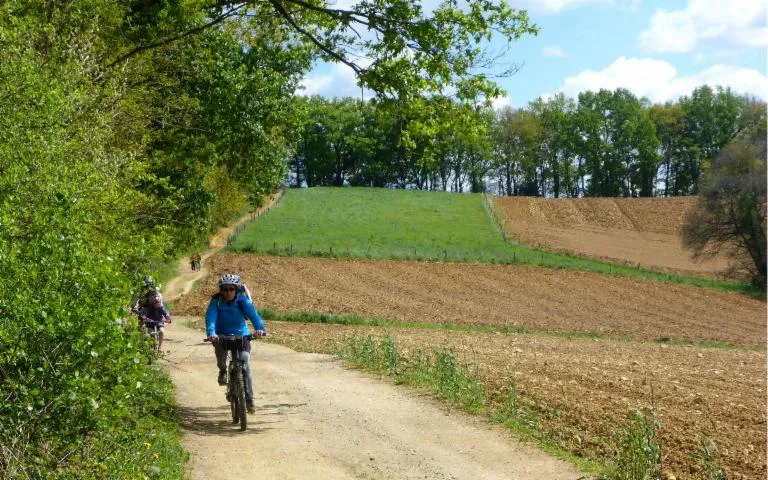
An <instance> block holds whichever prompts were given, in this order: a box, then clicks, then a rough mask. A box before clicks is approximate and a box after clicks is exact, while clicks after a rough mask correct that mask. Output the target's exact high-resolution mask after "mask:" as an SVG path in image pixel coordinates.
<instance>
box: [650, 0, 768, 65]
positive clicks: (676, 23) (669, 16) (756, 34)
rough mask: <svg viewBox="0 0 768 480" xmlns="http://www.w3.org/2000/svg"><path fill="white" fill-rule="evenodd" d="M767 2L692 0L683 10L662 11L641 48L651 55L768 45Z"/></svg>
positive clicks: (652, 22)
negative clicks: (701, 48)
mask: <svg viewBox="0 0 768 480" xmlns="http://www.w3.org/2000/svg"><path fill="white" fill-rule="evenodd" d="M767 14H768V4H766V2H765V1H764V0H730V1H728V2H724V1H722V0H689V1H688V5H687V6H686V7H685V9H683V10H674V11H667V10H664V9H658V10H656V12H655V13H654V14H653V16H652V17H651V23H650V26H649V27H648V29H647V30H644V31H643V32H641V33H640V37H639V39H638V42H639V44H640V47H641V48H642V49H643V50H645V51H648V52H675V53H684V52H690V51H691V50H693V49H694V48H695V47H696V46H697V45H699V44H701V43H706V44H708V45H709V46H712V47H716V48H722V49H733V48H745V47H746V48H750V47H764V46H766V45H768V26H766V15H767Z"/></svg>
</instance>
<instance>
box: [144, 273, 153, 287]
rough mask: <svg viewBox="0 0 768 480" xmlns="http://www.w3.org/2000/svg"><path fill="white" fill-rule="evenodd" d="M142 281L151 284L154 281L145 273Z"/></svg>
mask: <svg viewBox="0 0 768 480" xmlns="http://www.w3.org/2000/svg"><path fill="white" fill-rule="evenodd" d="M144 283H145V284H147V285H152V284H154V283H155V279H154V278H152V276H151V275H147V276H146V277H144Z"/></svg>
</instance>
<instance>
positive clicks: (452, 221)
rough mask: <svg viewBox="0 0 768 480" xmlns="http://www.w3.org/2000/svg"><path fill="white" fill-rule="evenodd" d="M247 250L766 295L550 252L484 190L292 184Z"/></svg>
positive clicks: (244, 242) (238, 246)
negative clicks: (508, 268)
mask: <svg viewBox="0 0 768 480" xmlns="http://www.w3.org/2000/svg"><path fill="white" fill-rule="evenodd" d="M229 249H230V250H231V251H239V252H245V253H259V252H261V253H266V254H269V255H286V256H325V257H342V258H375V259H407V260H439V261H454V262H479V263H501V264H525V265H538V266H544V267H550V268H567V269H574V270H582V271H589V272H596V273H603V274H611V275H618V276H628V277H638V278H646V279H652V280H657V281H663V282H671V283H683V284H690V285H696V286H700V287H705V288H712V289H716V290H726V291H739V292H743V293H749V294H755V295H759V294H760V293H761V292H757V291H755V290H754V289H753V288H752V287H750V286H748V285H745V284H740V283H735V282H725V281H721V280H714V279H705V278H698V277H686V276H680V275H674V274H669V273H663V272H657V271H653V270H648V269H642V268H637V267H633V266H629V265H623V264H616V263H610V262H604V261H599V260H594V259H589V258H583V257H577V256H573V255H566V254H560V253H553V252H547V251H543V250H539V249H534V248H530V247H527V246H524V245H519V244H511V243H508V242H505V241H504V238H503V237H502V235H501V234H500V233H499V231H498V227H497V225H496V224H494V222H493V221H492V219H491V218H490V217H489V213H488V212H487V211H486V208H485V207H484V202H483V198H482V195H481V194H457V193H446V192H424V191H411V190H388V189H374V188H310V189H302V190H289V191H287V192H286V193H285V195H284V197H283V199H282V200H281V202H280V203H279V204H278V205H277V207H275V208H273V209H272V210H271V211H270V212H269V213H268V214H266V215H263V216H262V217H261V218H259V220H258V221H255V222H251V223H250V224H249V225H248V227H247V228H245V229H244V231H243V232H242V233H241V234H240V235H239V236H237V238H236V239H235V240H234V242H233V243H232V245H231V247H230V248H229Z"/></svg>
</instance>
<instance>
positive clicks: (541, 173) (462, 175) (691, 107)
mask: <svg viewBox="0 0 768 480" xmlns="http://www.w3.org/2000/svg"><path fill="white" fill-rule="evenodd" d="M295 103H296V122H297V123H296V132H297V135H296V137H295V138H294V139H293V141H292V143H291V152H292V155H291V157H290V158H289V161H288V163H289V168H290V172H291V174H290V179H289V183H290V184H291V185H293V186H299V185H307V186H319V185H337V186H341V185H357V186H375V187H394V188H417V189H431V190H451V191H457V192H461V191H473V192H480V191H490V192H492V193H496V194H499V195H510V196H511V195H534V196H546V197H555V198H558V197H582V196H616V197H635V196H638V197H650V196H677V195H696V194H697V193H699V191H700V184H701V181H702V178H703V174H704V171H705V170H706V168H707V165H708V164H709V162H711V160H712V159H713V158H715V157H716V156H717V154H718V153H719V152H720V151H721V150H722V149H723V147H724V146H725V145H727V144H728V143H729V142H731V141H733V140H734V139H735V138H737V137H738V136H740V135H746V134H747V133H748V132H752V131H755V129H757V128H759V126H760V125H761V123H764V122H765V117H766V105H765V102H763V101H762V100H759V99H757V98H754V97H750V96H742V95H737V94H735V93H734V92H732V91H731V90H730V89H729V88H722V87H717V88H715V89H713V88H711V87H709V86H707V85H703V86H700V87H698V88H695V89H694V90H693V91H692V92H691V94H690V95H687V96H683V97H681V98H680V99H678V100H676V101H674V102H667V103H664V104H651V103H650V102H649V101H648V100H647V99H643V98H637V97H636V96H635V95H634V94H632V93H631V92H630V91H628V90H626V89H616V90H613V91H609V90H600V91H598V92H592V91H587V92H582V93H580V94H579V95H578V96H577V98H575V99H574V98H570V97H567V96H566V95H564V94H558V95H555V96H554V97H552V98H548V99H542V98H538V99H536V100H534V101H532V102H530V103H529V104H528V105H527V106H526V107H525V108H520V109H512V108H509V107H505V108H502V109H500V110H498V111H493V110H492V109H491V108H490V107H489V106H488V105H487V103H485V104H483V103H479V102H474V103H472V102H459V101H456V100H455V99H451V98H448V97H445V96H432V97H430V98H426V99H419V100H418V101H413V102H402V101H397V100H392V99H383V100H382V99H375V100H371V101H362V100H356V99H352V98H343V99H324V98H320V97H317V96H315V97H310V98H297V99H296V100H295Z"/></svg>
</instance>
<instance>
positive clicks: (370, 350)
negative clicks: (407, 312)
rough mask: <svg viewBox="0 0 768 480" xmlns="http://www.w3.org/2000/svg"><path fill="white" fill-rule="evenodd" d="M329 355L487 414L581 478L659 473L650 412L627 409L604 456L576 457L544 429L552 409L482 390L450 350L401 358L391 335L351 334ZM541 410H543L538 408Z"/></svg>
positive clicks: (470, 368)
mask: <svg viewBox="0 0 768 480" xmlns="http://www.w3.org/2000/svg"><path fill="white" fill-rule="evenodd" d="M329 350H330V352H331V353H332V354H333V355H335V356H337V357H339V358H341V359H343V360H344V361H345V362H347V363H348V364H349V365H351V366H353V367H357V368H361V369H363V370H366V371H369V372H374V373H379V374H385V375H389V376H392V377H393V378H394V381H395V383H396V384H400V385H410V386H415V387H419V388H423V389H427V390H428V391H431V392H433V393H434V394H435V395H436V396H437V397H438V398H440V399H441V400H443V401H445V402H447V403H448V404H449V405H451V406H453V407H455V408H458V409H461V410H464V411H467V412H470V413H475V414H481V415H484V416H486V418H488V419H489V420H490V421H492V422H493V423H495V424H498V425H501V426H504V427H506V428H509V429H511V430H513V431H514V432H515V433H517V434H518V435H519V436H520V437H521V438H523V439H534V440H535V441H536V442H537V443H538V444H539V445H540V446H541V447H542V449H543V450H544V451H546V452H548V453H549V454H551V455H553V456H555V457H557V458H561V459H564V460H566V461H569V462H571V463H573V464H575V465H576V466H577V467H578V468H579V469H581V470H582V471H584V472H586V473H587V475H585V476H584V477H582V478H599V479H612V480H646V479H647V480H651V479H657V478H660V477H659V475H661V450H660V448H659V445H658V444H657V443H656V431H657V429H658V421H657V419H656V416H655V415H654V413H653V412H640V411H637V410H630V411H629V412H628V413H627V422H626V423H625V424H624V425H616V426H615V428H614V434H613V435H612V437H611V439H609V440H608V441H609V442H610V445H608V446H607V448H606V450H607V451H610V452H614V453H613V455H611V456H609V457H607V458H587V457H583V456H577V455H575V454H573V453H572V452H570V451H569V450H567V449H566V448H564V447H563V446H562V445H561V444H560V442H559V440H558V438H559V436H558V435H557V433H556V432H550V431H548V430H547V429H546V427H544V426H543V425H545V424H546V421H542V420H545V419H544V418H543V417H546V416H557V415H558V411H557V409H556V408H555V407H552V406H548V405H546V404H545V403H544V402H539V401H538V400H536V399H533V402H531V399H525V400H523V399H521V398H519V397H518V395H517V392H516V389H515V385H514V384H512V385H510V387H509V389H508V390H507V392H506V395H504V396H502V397H499V396H498V394H494V393H493V392H491V391H489V390H487V389H486V388H485V386H484V385H483V383H482V382H481V380H480V379H479V376H478V371H477V366H476V365H474V364H472V363H466V364H464V363H460V362H459V361H457V358H456V355H455V353H454V352H453V351H452V350H451V349H447V348H443V349H434V350H432V351H431V352H424V351H421V350H418V351H416V352H410V353H408V354H403V353H401V352H399V351H398V349H397V346H396V345H395V342H394V340H393V338H392V337H390V336H389V335H385V336H384V337H383V338H381V340H377V339H375V338H374V337H372V336H370V335H369V336H359V335H351V336H348V337H345V338H344V339H343V340H342V341H340V342H331V345H330V346H329ZM542 407H543V408H542Z"/></svg>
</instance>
